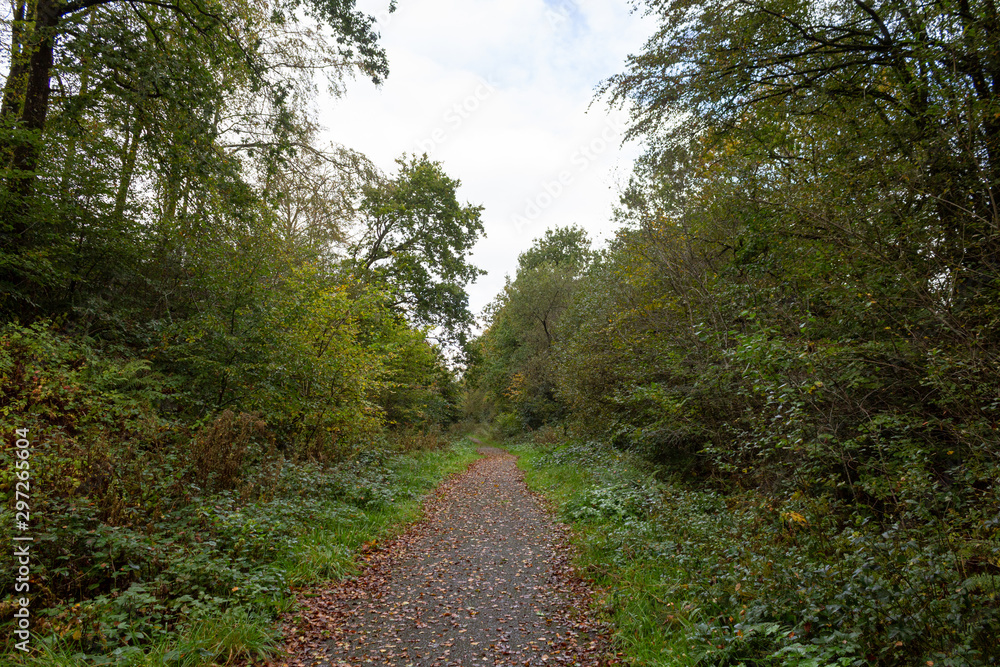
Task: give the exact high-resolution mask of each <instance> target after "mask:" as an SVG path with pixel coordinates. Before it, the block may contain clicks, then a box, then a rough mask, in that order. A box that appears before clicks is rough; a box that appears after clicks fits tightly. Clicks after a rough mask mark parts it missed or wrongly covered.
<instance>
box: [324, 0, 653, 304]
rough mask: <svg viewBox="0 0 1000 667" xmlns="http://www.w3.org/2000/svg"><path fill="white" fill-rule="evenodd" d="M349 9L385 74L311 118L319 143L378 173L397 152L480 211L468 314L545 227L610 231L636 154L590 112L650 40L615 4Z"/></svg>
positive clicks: (610, 124)
mask: <svg viewBox="0 0 1000 667" xmlns="http://www.w3.org/2000/svg"><path fill="white" fill-rule="evenodd" d="M359 6H360V8H361V9H362V10H363V11H367V12H369V13H371V14H373V15H376V16H379V17H380V19H381V20H380V24H379V29H380V32H381V33H382V42H383V44H384V46H385V47H386V50H387V52H388V55H389V67H390V75H389V77H388V79H387V80H386V82H385V83H384V84H383V86H382V87H381V88H380V89H376V88H375V87H374V86H373V85H372V84H371V83H370V82H368V81H362V80H358V81H356V82H354V83H353V84H351V85H349V86H348V92H347V96H346V97H345V98H343V99H340V100H336V101H334V102H332V103H328V104H326V105H325V106H326V108H325V109H324V110H323V112H322V114H321V120H322V122H323V123H324V125H325V126H326V127H327V128H328V131H329V136H330V138H331V139H332V140H334V141H337V142H340V143H343V144H345V145H347V146H349V147H351V148H354V149H357V150H360V151H362V152H364V153H365V154H366V155H368V156H369V157H370V158H371V159H373V160H374V161H375V162H376V164H378V165H379V166H380V167H382V168H383V169H385V170H387V171H392V170H393V169H394V165H393V160H394V159H395V158H396V157H399V156H400V155H401V154H403V153H422V152H427V153H428V154H429V155H430V156H431V157H432V158H434V159H436V160H439V161H441V162H442V163H443V165H444V169H445V172H446V173H447V174H448V175H449V176H451V177H453V178H458V179H460V180H461V181H462V188H461V191H460V193H459V194H460V197H461V199H462V200H464V201H469V202H471V203H475V204H482V205H483V206H484V207H485V209H484V213H483V219H484V223H485V227H486V234H487V238H486V239H485V240H484V241H482V242H481V243H480V244H479V245H478V246H477V247H476V250H475V253H474V260H475V262H476V263H477V264H478V265H479V266H481V267H483V268H484V269H486V270H487V271H489V275H487V276H484V277H483V278H480V280H479V283H478V284H476V285H473V286H472V287H471V288H470V290H469V292H470V302H471V306H472V307H473V309H474V310H475V311H479V310H480V309H481V308H482V307H483V306H484V305H486V304H487V303H488V302H489V301H490V300H491V299H492V298H493V297H494V296H495V294H496V293H497V292H499V291H500V289H502V287H503V282H504V275H505V274H507V273H511V272H512V271H513V270H514V267H515V266H516V263H517V255H518V254H519V253H520V252H522V251H524V250H525V249H527V248H528V247H529V246H530V245H531V242H532V240H533V239H534V238H535V237H537V236H540V235H541V234H542V233H543V232H544V231H545V229H547V228H549V227H552V226H556V225H566V224H571V223H577V224H580V225H581V226H583V227H584V228H586V229H587V230H588V231H590V232H591V235H592V236H594V237H605V238H606V237H608V236H609V235H610V234H611V233H612V232H613V230H612V225H611V223H610V216H611V211H612V207H613V205H614V204H615V203H616V202H617V196H618V192H617V188H616V187H615V183H614V179H615V178H616V174H617V176H618V177H619V178H621V177H624V176H627V173H628V170H629V168H630V164H631V160H632V159H633V158H634V157H635V155H636V154H637V149H636V148H635V147H634V146H630V147H626V148H625V149H624V150H622V149H620V148H619V144H620V141H621V130H622V129H623V127H622V125H623V119H622V118H621V116H620V114H619V117H618V118H617V121H616V120H612V119H609V114H608V112H607V110H606V108H605V106H604V105H603V104H602V103H600V102H598V103H595V104H593V105H591V101H592V99H593V95H594V89H595V87H596V86H597V85H598V84H599V83H600V82H601V80H603V79H604V78H606V77H608V76H610V75H612V74H615V73H616V72H618V71H620V70H621V69H622V68H623V67H624V60H625V56H626V55H627V54H628V53H632V52H636V51H638V49H639V48H640V47H641V45H642V42H643V40H644V39H645V38H646V36H647V34H648V32H649V26H648V25H646V24H645V23H644V22H643V21H642V20H641V19H640V18H639V17H638V16H636V15H631V14H629V12H628V8H627V6H626V5H625V4H623V3H620V2H608V1H607V0H580V1H578V2H573V1H571V0H566V1H560V0H553V1H551V2H543V0H505V1H504V2H497V1H496V0H461V1H459V0H400V2H399V8H398V10H397V11H396V12H395V13H394V14H392V15H386V14H385V13H384V10H385V8H386V6H387V4H386V3H385V2H374V1H373V2H361V3H359ZM588 107H590V108H589V110H588Z"/></svg>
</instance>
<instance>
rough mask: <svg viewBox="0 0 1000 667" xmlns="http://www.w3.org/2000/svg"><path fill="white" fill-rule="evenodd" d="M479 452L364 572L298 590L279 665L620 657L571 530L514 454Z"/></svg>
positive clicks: (378, 549)
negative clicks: (573, 557) (577, 569)
mask: <svg viewBox="0 0 1000 667" xmlns="http://www.w3.org/2000/svg"><path fill="white" fill-rule="evenodd" d="M479 452H480V454H482V455H483V456H484V458H482V459H480V460H478V461H476V462H475V463H473V464H472V465H471V466H470V467H469V469H468V470H467V471H466V472H464V473H462V474H459V475H456V476H453V477H452V478H450V479H449V480H447V481H446V482H445V483H444V484H442V485H441V486H440V487H439V488H438V489H437V491H436V492H435V493H434V494H433V495H432V496H431V497H429V499H428V500H427V501H426V503H425V507H424V519H423V520H422V521H420V522H418V523H416V524H414V525H413V526H412V527H411V528H410V529H409V530H407V531H406V532H405V533H403V534H402V535H400V536H399V537H397V538H395V539H393V540H391V541H389V542H386V543H384V544H378V545H372V546H370V547H369V548H368V549H367V550H366V552H365V553H364V554H363V556H362V557H363V559H364V561H365V566H364V569H363V570H362V572H361V574H360V575H359V576H358V577H356V578H353V579H348V580H345V581H341V582H335V583H332V584H331V585H330V586H329V587H327V588H322V589H311V590H309V591H307V592H304V593H302V594H301V595H300V602H301V605H300V610H299V611H298V612H297V613H296V614H294V615H293V617H292V618H290V619H289V620H288V622H287V623H286V624H285V636H286V637H288V642H287V646H286V650H287V652H288V653H287V656H288V657H286V658H285V659H284V660H283V661H282V662H280V663H276V664H280V665H282V666H283V667H299V666H306V665H308V666H310V667H313V666H317V667H320V666H321V667H345V666H348V665H350V666H351V667H355V666H361V665H399V666H401V667H404V666H409V665H414V666H416V665H440V666H442V667H443V666H446V665H465V666H471V665H504V666H507V665H511V666H513V665H581V666H590V665H595V666H596V665H602V664H608V663H609V662H614V657H613V654H612V653H610V652H609V644H608V640H607V636H608V634H607V628H605V627H604V626H603V625H602V624H601V623H599V622H597V621H596V620H595V619H594V617H593V615H592V614H591V612H590V610H591V608H592V604H591V592H590V591H589V590H588V588H587V587H586V586H585V585H584V583H583V582H582V581H581V580H580V579H579V578H578V577H577V576H575V574H574V571H573V568H572V566H571V565H570V546H569V541H568V539H567V538H568V536H567V529H566V528H565V527H563V526H561V525H559V524H556V523H554V522H553V520H552V518H551V516H550V513H549V512H548V511H547V510H546V508H545V506H544V503H543V501H541V500H540V499H538V498H537V497H536V496H534V495H532V493H531V492H530V491H529V490H528V488H527V487H526V486H525V484H524V479H523V474H522V473H521V471H519V470H518V468H517V465H516V457H514V456H512V455H510V454H508V453H507V452H504V451H503V450H499V449H495V448H492V447H481V448H480V449H479Z"/></svg>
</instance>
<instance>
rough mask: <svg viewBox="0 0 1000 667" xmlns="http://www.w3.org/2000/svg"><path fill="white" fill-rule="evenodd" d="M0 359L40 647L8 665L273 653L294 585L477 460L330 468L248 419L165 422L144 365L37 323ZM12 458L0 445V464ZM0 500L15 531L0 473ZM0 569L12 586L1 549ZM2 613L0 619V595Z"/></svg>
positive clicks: (384, 528) (419, 456)
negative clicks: (282, 445) (191, 424)
mask: <svg viewBox="0 0 1000 667" xmlns="http://www.w3.org/2000/svg"><path fill="white" fill-rule="evenodd" d="M0 350H2V351H3V352H2V355H0V382H2V392H0V395H2V396H3V397H4V403H3V408H4V409H6V410H12V411H15V412H11V413H9V414H16V415H17V419H18V424H19V426H23V427H25V428H28V429H29V435H30V439H31V441H32V450H31V458H30V463H31V473H32V474H31V485H32V490H31V494H32V519H31V527H32V531H33V534H34V535H35V536H36V540H35V542H34V543H33V547H32V563H33V565H32V580H31V591H30V596H31V600H32V608H33V609H35V610H36V615H35V619H36V620H35V622H34V624H33V626H32V632H33V642H34V645H35V646H36V647H37V649H38V652H37V654H36V655H35V656H34V657H30V656H29V657H26V658H25V660H23V661H21V662H22V663H23V664H63V663H64V662H65V663H67V664H77V665H78V664H121V665H131V664H137V665H138V664H204V662H205V661H207V660H208V661H210V660H221V661H223V662H231V661H234V660H237V659H240V658H251V659H256V658H262V657H270V656H273V655H274V654H275V652H276V650H277V646H278V642H277V638H276V633H275V620H276V617H277V615H278V614H279V613H281V612H284V611H287V610H288V609H289V608H290V607H291V605H292V604H293V602H292V596H291V590H292V588H296V587H300V586H304V585H309V584H312V583H315V582H317V581H322V580H324V579H328V578H338V577H342V576H345V575H348V574H350V573H352V572H353V571H354V569H355V564H354V558H355V555H356V554H357V552H358V550H359V549H360V548H361V547H362V546H363V545H364V544H365V543H366V542H369V541H371V540H373V539H379V538H381V537H383V536H385V535H387V534H389V533H391V532H392V531H394V530H397V529H398V527H399V525H400V524H401V523H402V522H405V521H407V520H410V519H412V518H415V515H416V512H417V511H418V499H419V498H420V497H421V496H422V494H423V493H425V492H426V491H427V490H428V489H430V488H432V487H433V486H434V485H435V484H436V483H437V482H438V481H439V480H440V479H441V476H443V475H445V474H448V473H449V472H451V471H454V470H456V469H458V468H460V467H462V466H464V465H466V464H467V463H468V462H469V461H471V460H472V459H473V458H474V457H475V454H474V453H473V451H472V449H471V447H469V446H463V447H458V448H454V449H441V448H437V449H434V450H424V451H421V452H417V453H414V454H407V455H400V454H396V453H393V452H391V451H388V450H384V449H378V448H375V447H372V446H369V447H367V448H366V450H365V452H363V453H362V454H360V455H358V456H355V457H353V458H352V459H350V460H341V461H340V462H339V463H338V464H337V465H330V464H329V463H326V464H323V463H320V462H316V461H305V460H301V459H298V460H297V459H295V458H293V457H292V456H291V454H290V453H282V452H280V451H278V450H277V449H276V448H275V447H274V446H273V445H272V442H271V440H272V437H273V436H272V434H271V433H270V431H269V429H268V425H267V424H266V423H265V422H263V421H262V420H261V418H260V417H259V416H258V415H252V414H247V413H240V414H234V413H233V412H230V411H223V412H222V413H220V414H219V415H218V416H217V417H216V418H215V419H213V420H211V421H206V423H204V424H203V425H202V426H201V427H198V428H195V429H191V428H185V427H182V426H179V425H177V424H169V423H168V422H166V421H165V420H163V419H162V417H161V416H160V415H159V413H158V411H157V409H156V403H158V402H163V401H164V400H167V398H168V397H169V396H176V395H175V394H166V393H164V392H163V390H164V385H163V384H162V383H161V382H159V381H158V380H157V379H156V377H155V376H152V375H151V374H150V373H149V371H148V370H146V369H147V368H148V364H146V363H138V362H137V361H136V360H122V361H116V360H113V359H110V358H107V357H104V356H103V355H102V353H101V352H99V351H97V350H95V349H94V348H92V347H90V346H89V345H87V344H85V343H82V342H80V341H79V340H73V339H70V338H67V337H65V336H62V335H60V334H57V333H55V332H53V331H51V330H50V329H48V328H46V327H45V326H43V325H42V324H41V323H39V324H36V325H33V326H32V327H18V326H15V325H8V326H7V327H5V328H4V329H3V331H2V333H0ZM5 418H6V417H5ZM14 449H15V448H14V447H13V439H12V437H8V438H6V439H5V443H4V449H3V452H2V458H4V459H6V462H5V463H4V466H3V467H4V470H8V469H11V470H12V469H13V466H12V465H10V460H9V459H11V457H12V456H14ZM0 492H2V493H3V497H4V500H5V502H4V508H3V511H2V513H0V518H2V523H3V527H4V529H5V530H8V531H9V530H13V522H14V513H13V511H12V508H13V502H14V499H13V478H12V476H10V475H7V474H5V475H4V477H3V479H2V480H0ZM3 561H4V562H3V568H4V571H5V572H6V573H7V574H6V575H5V579H6V580H5V581H2V584H3V586H4V587H5V589H6V590H8V591H13V581H12V578H13V573H14V572H15V568H14V565H13V556H12V555H11V554H7V555H6V556H4V558H3ZM0 610H2V614H3V616H2V617H0V623H2V624H5V625H6V626H10V624H11V623H12V622H13V621H12V614H13V610H14V606H13V604H12V602H11V600H9V599H8V600H5V601H3V602H2V603H0ZM7 630H8V631H5V633H4V634H5V636H6V637H7V638H8V642H11V641H13V639H12V637H13V633H11V632H9V627H7ZM9 649H10V646H9V644H8V646H7V647H6V648H5V652H10V651H9Z"/></svg>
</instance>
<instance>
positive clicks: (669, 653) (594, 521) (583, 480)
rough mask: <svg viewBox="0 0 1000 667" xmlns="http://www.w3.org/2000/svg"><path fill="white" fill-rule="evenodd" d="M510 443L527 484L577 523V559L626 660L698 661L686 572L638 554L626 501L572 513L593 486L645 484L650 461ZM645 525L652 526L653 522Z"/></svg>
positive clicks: (635, 525) (638, 533)
mask: <svg viewBox="0 0 1000 667" xmlns="http://www.w3.org/2000/svg"><path fill="white" fill-rule="evenodd" d="M508 449H509V451H510V452H511V453H513V454H516V455H518V465H519V466H520V467H521V468H522V469H523V470H524V471H525V481H526V482H527V484H528V486H529V487H530V488H531V489H532V490H534V491H536V492H539V493H542V494H543V495H544V496H545V497H546V498H548V499H549V500H550V501H552V502H553V504H555V505H556V507H558V508H559V509H560V514H561V517H560V518H562V519H563V520H564V521H567V522H568V523H570V524H571V525H572V526H573V529H574V541H575V543H576V545H577V547H578V549H579V556H578V559H577V565H578V566H579V567H580V568H581V571H582V572H583V573H584V574H585V575H586V576H587V577H589V578H590V579H592V580H593V582H594V583H595V584H596V585H597V587H598V588H599V590H600V607H601V611H602V612H603V613H604V614H605V615H606V616H607V617H608V618H609V619H610V620H611V621H612V623H613V627H614V640H615V643H616V644H617V649H618V650H619V651H621V652H622V653H623V654H624V659H625V660H626V662H627V664H631V665H637V666H638V665H694V664H696V663H697V662H698V658H699V657H700V654H699V650H700V647H698V646H697V642H694V641H692V639H691V629H692V628H693V626H694V624H695V623H696V622H698V621H700V620H702V618H703V613H702V611H701V609H700V607H699V606H698V605H696V604H691V603H690V602H689V601H687V600H685V599H684V596H683V595H676V591H673V590H671V589H672V588H673V582H676V581H678V580H679V578H680V577H681V576H682V573H679V572H678V571H677V568H675V567H672V566H671V562H670V561H669V560H666V559H664V560H662V561H655V560H654V561H651V560H649V559H646V558H639V559H638V560H637V559H636V556H637V555H639V554H636V553H635V548H634V547H635V541H636V540H637V539H641V538H642V533H643V532H644V526H643V525H641V524H642V523H643V522H640V521H636V518H637V517H635V516H631V517H630V516H628V514H629V511H628V509H629V508H628V507H627V506H626V507H623V508H620V509H622V510H623V511H622V512H616V511H615V508H612V507H605V508H603V510H602V509H597V508H595V511H594V512H592V513H590V514H586V513H581V512H577V513H576V514H573V508H577V509H579V508H581V507H583V506H584V503H585V502H586V501H585V499H586V498H587V497H588V494H589V493H590V492H592V490H593V489H595V488H617V487H627V486H631V485H642V484H644V483H645V482H646V480H647V479H648V477H649V475H650V474H651V473H652V470H651V469H650V468H649V466H648V465H647V464H645V463H644V462H643V461H641V460H640V459H639V458H637V457H634V456H632V455H630V454H627V453H622V452H614V451H611V450H606V451H596V450H595V451H587V453H586V456H582V455H579V454H580V453H581V452H582V450H581V452H578V455H576V456H573V457H565V458H563V459H559V458H553V455H552V454H553V452H554V451H556V450H557V449H558V448H552V447H541V446H537V445H533V444H516V445H511V446H509V447H508ZM585 514H586V516H584V515H585ZM574 519H575V520H574ZM645 528H646V531H645V532H648V528H649V526H646V527H645ZM671 593H673V596H671Z"/></svg>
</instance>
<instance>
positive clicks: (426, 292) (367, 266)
mask: <svg viewBox="0 0 1000 667" xmlns="http://www.w3.org/2000/svg"><path fill="white" fill-rule="evenodd" d="M397 164H398V165H399V172H398V174H397V175H396V176H395V177H393V178H382V179H380V180H379V181H377V182H375V183H373V184H371V185H369V186H368V187H366V188H365V189H364V191H363V198H362V201H361V202H360V205H359V206H358V210H357V218H358V220H357V225H356V228H355V230H354V236H353V238H352V239H351V240H350V241H349V244H348V250H349V253H350V257H351V262H350V268H351V270H352V271H355V272H356V273H357V274H358V276H359V277H362V278H364V279H365V280H368V281H373V282H376V283H382V284H385V285H388V286H389V287H390V288H391V289H392V290H394V292H395V295H396V297H395V303H394V306H395V307H398V308H401V309H403V310H404V311H405V313H406V314H407V315H408V316H409V318H410V319H411V320H412V322H413V323H414V324H415V325H417V326H429V327H437V328H439V329H440V332H441V335H442V337H443V338H444V339H445V340H447V341H448V342H454V343H458V344H464V342H465V340H466V338H467V335H468V331H469V328H470V327H471V325H472V322H473V317H472V314H471V313H470V312H469V306H468V301H469V297H468V294H466V292H465V286H466V285H467V284H468V283H470V282H472V281H474V280H475V279H476V277H477V276H480V275H482V274H483V271H482V269H479V268H477V267H475V266H473V265H472V264H471V263H470V262H469V253H470V251H471V250H472V246H473V245H474V244H475V243H476V240H477V239H478V238H479V237H480V235H481V234H482V232H483V223H482V221H481V220H480V214H481V212H482V207H481V206H473V205H470V204H465V205H462V204H460V203H459V201H458V194H457V193H458V188H459V186H460V185H461V181H458V180H455V179H452V178H450V177H448V176H447V175H446V174H445V173H444V170H443V169H442V167H441V165H440V163H437V162H433V161H431V160H430V159H429V158H428V157H427V155H423V156H421V157H416V156H411V157H410V158H409V159H407V158H400V159H399V160H397Z"/></svg>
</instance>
